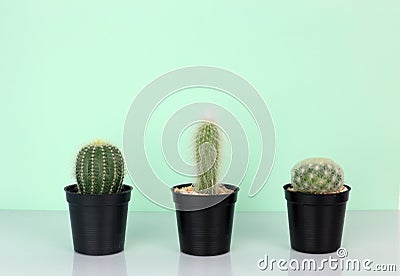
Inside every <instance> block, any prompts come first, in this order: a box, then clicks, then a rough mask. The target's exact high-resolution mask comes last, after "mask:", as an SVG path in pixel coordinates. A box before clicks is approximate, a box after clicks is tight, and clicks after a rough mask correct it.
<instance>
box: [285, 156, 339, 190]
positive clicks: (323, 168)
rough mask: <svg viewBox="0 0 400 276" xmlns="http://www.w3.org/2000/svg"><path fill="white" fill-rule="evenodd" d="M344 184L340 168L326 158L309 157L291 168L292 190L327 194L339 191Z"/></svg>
mask: <svg viewBox="0 0 400 276" xmlns="http://www.w3.org/2000/svg"><path fill="white" fill-rule="evenodd" d="M343 185H344V173H343V170H342V168H341V167H340V166H339V165H338V164H336V163H335V162H334V161H332V160H331V159H328V158H309V159H305V160H303V161H301V162H299V163H297V164H296V165H295V166H294V167H293V169H292V186H293V190H294V191H298V192H305V193H313V194H329V193H334V192H337V191H340V189H342V187H343Z"/></svg>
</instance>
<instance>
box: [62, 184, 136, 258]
mask: <svg viewBox="0 0 400 276" xmlns="http://www.w3.org/2000/svg"><path fill="white" fill-rule="evenodd" d="M64 190H65V192H66V196H67V201H68V203H69V214H70V219H71V228H72V238H73V242H74V249H75V251H76V252H78V253H82V254H86V255H109V254H114V253H118V252H121V251H122V250H124V244H125V231H126V219H127V215H128V202H129V200H130V198H131V191H132V187H131V186H128V185H123V187H122V192H120V193H118V194H102V195H86V194H78V193H77V191H78V187H77V185H69V186H66V187H65V188H64Z"/></svg>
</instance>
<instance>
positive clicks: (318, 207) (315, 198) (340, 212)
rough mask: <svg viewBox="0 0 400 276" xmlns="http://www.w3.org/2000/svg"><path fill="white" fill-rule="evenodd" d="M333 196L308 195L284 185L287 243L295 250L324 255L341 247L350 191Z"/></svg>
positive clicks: (348, 188)
mask: <svg viewBox="0 0 400 276" xmlns="http://www.w3.org/2000/svg"><path fill="white" fill-rule="evenodd" d="M345 187H346V188H347V190H345V191H343V192H340V193H332V194H309V193H302V192H295V191H292V190H291V189H290V188H291V184H286V185H285V186H283V188H284V190H285V198H286V200H287V211H288V220H289V231H290V243H291V247H292V248H293V249H294V250H297V251H300V252H305V253H314V254H323V253H330V252H334V251H336V250H337V249H339V248H340V245H341V241H342V233H343V225H344V219H345V213H346V203H347V201H348V198H349V192H350V190H351V188H350V187H349V186H347V185H345Z"/></svg>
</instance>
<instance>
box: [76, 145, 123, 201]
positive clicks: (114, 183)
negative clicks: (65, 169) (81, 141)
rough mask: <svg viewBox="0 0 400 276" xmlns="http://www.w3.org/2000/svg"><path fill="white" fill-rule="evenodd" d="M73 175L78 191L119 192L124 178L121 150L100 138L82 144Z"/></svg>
mask: <svg viewBox="0 0 400 276" xmlns="http://www.w3.org/2000/svg"><path fill="white" fill-rule="evenodd" d="M75 177H76V180H77V182H78V193H81V194H112V193H118V192H120V191H121V188H122V181H123V179H124V159H123V157H122V154H121V151H120V150H119V149H118V148H117V147H115V146H113V145H110V144H108V143H105V142H103V141H101V140H98V141H96V142H94V143H91V144H89V145H86V146H84V147H83V148H82V149H81V150H80V151H79V153H78V155H77V157H76V163H75Z"/></svg>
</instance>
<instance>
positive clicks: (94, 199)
mask: <svg viewBox="0 0 400 276" xmlns="http://www.w3.org/2000/svg"><path fill="white" fill-rule="evenodd" d="M122 187H123V189H124V190H123V191H122V192H120V193H114V194H78V193H76V192H74V191H71V190H72V189H77V184H72V185H67V186H66V187H64V191H65V194H66V199H67V202H68V203H69V204H76V205H82V206H111V205H121V204H126V203H128V202H129V200H130V199H131V192H132V190H133V187H132V186H130V185H126V184H123V186H122Z"/></svg>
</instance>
